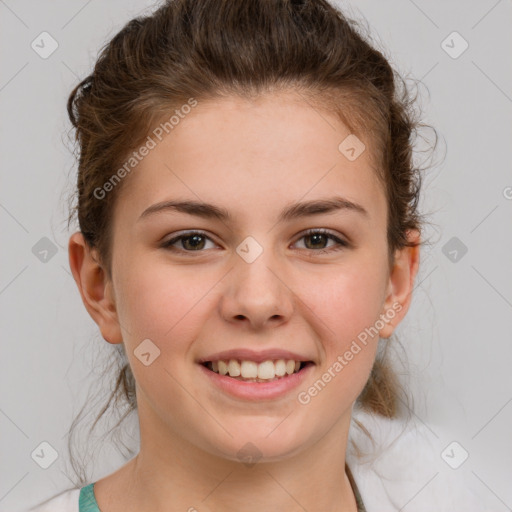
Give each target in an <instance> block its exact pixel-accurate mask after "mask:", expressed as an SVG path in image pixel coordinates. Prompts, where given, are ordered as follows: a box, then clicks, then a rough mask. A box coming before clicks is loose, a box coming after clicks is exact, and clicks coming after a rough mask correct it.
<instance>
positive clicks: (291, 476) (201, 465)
mask: <svg viewBox="0 0 512 512" xmlns="http://www.w3.org/2000/svg"><path fill="white" fill-rule="evenodd" d="M141 412H142V411H140V410H139V418H140V434H141V445H140V446H141V447H140V451H139V454H138V455H137V456H136V457H135V458H133V459H132V460H131V461H129V462H128V463H127V464H126V465H125V466H123V467H122V468H121V469H120V470H119V471H118V472H116V473H115V474H114V475H111V477H107V478H106V479H103V480H100V481H98V482H97V483H96V485H95V494H96V499H97V501H98V506H99V508H100V509H101V510H108V511H109V512H117V509H119V510H131V509H133V510H139V511H144V510H148V511H149V510H151V511H152V512H164V511H165V512H170V511H188V512H197V511H201V512H203V511H205V512H206V511H212V512H213V511H219V510H222V511H223V512H235V511H237V512H238V511H240V510H244V511H245V512H260V511H261V510H268V509H269V508H272V509H274V510H286V511H287V512H288V511H290V512H299V511H300V512H304V510H307V511H308V512H324V511H325V510H329V511H332V512H356V511H357V506H356V502H355V498H354V493H353V491H352V488H351V485H350V481H349V479H348V476H347V474H346V472H345V452H346V445H347V439H348V429H349V426H350V412H351V411H348V413H347V416H345V417H342V418H341V419H340V421H338V422H337V423H336V424H335V425H334V426H333V427H332V428H331V429H330V430H329V431H327V432H326V433H325V434H324V435H323V436H321V437H320V438H319V439H318V440H316V442H313V443H311V444H310V445H308V446H307V447H306V448H302V447H298V448H297V450H296V452H295V453H293V454H288V456H287V457H286V458H282V459H280V460H278V461H267V460H265V459H264V457H262V458H261V459H260V460H258V461H257V462H256V463H254V464H252V465H251V464H249V463H248V464H244V463H243V462H240V461H232V460H229V459H226V458H224V457H220V456H217V455H213V454H211V453H209V452H207V451H205V450H203V449H201V448H200V447H198V446H197V445H196V444H192V443H190V442H188V441H187V440H186V439H184V438H183V437H180V436H178V435H176V436H174V435H169V430H168V426H167V428H164V426H163V425H161V428H160V429H155V425H154V424H153V423H151V429H149V428H147V427H148V425H146V423H145V421H144V420H143V418H146V419H147V418H148V416H147V415H146V414H141ZM159 430H160V431H159ZM150 432H151V435H149V433H150ZM109 478H110V481H109V482H107V480H108V479H109ZM100 501H101V502H100Z"/></svg>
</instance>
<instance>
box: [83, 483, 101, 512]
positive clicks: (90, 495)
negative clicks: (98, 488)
mask: <svg viewBox="0 0 512 512" xmlns="http://www.w3.org/2000/svg"><path fill="white" fill-rule="evenodd" d="M78 511H79V512H100V509H99V508H98V503H97V502H96V498H95V496H94V482H93V483H92V484H89V485H87V486H85V487H82V488H81V489H80V497H79V499H78Z"/></svg>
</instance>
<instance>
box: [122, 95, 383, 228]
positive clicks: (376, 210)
mask: <svg viewBox="0 0 512 512" xmlns="http://www.w3.org/2000/svg"><path fill="white" fill-rule="evenodd" d="M169 117H170V116H169ZM351 137H353V135H351V133H350V130H349V129H348V128H347V127H346V126H345V125H344V124H343V123H342V122H341V121H340V120H339V119H338V118H337V117H336V116H335V115H334V114H332V113H329V112H327V111H324V110H320V109H319V108H317V107H316V106H315V105H314V104H313V103H312V102H310V101H308V100H307V99H306V98H304V97H302V96H300V95H299V94H296V93H293V92H281V93H273V94H267V95H264V96H259V97H257V98H254V99H250V100H249V99H245V98H240V97H228V98H222V99H215V100H208V101H199V102H198V104H197V106H195V107H194V108H193V109H191V110H190V112H189V113H188V114H186V115H182V116H180V120H179V123H178V124H175V125H174V127H173V128H172V130H170V132H169V134H168V135H166V136H165V137H164V138H163V139H162V141H158V140H156V142H157V143H156V145H155V147H154V148H153V149H152V150H151V151H149V153H148V154H147V156H145V157H144V158H143V159H142V160H141V161H140V163H138V165H137V166H136V167H135V168H134V170H133V171H132V172H131V174H130V176H128V178H127V183H125V184H124V185H125V186H126V190H124V191H123V194H121V197H120V199H119V202H120V203H121V204H120V205H119V208H123V209H125V210H126V211H124V212H123V215H131V213H130V212H132V213H133V214H134V215H135V214H137V215H140V214H141V213H142V211H143V210H144V209H145V208H147V207H148V206H149V205H151V204H153V203H156V202H159V201H163V200H168V199H171V198H176V197H180V198H184V197H185V198H189V199H193V200H203V201H208V202H214V203H222V205H223V206H225V207H227V208H228V209H231V208H230V205H231V206H232V207H233V209H234V211H233V213H234V215H236V216H237V218H239V219H242V218H243V216H244V215H246V214H247V215H254V214H255V213H256V212H258V211H261V210H262V208H264V209H265V211H268V212H276V211H277V208H279V210H281V208H282V206H283V204H285V203H286V204H287V203H289V202H291V201H298V200H300V199H301V198H304V200H312V199H316V198H319V197H322V198H323V197H326V195H334V193H335V194H338V195H343V196H344V197H347V199H349V200H353V201H354V202H358V203H365V208H366V209H368V210H369V213H370V215H372V216H381V214H382V213H384V214H385V199H384V196H383V190H382V185H381V184H380V183H379V182H378V180H377V176H376V173H375V171H374V169H373V168H372V159H371V152H372V151H371V150H372V147H371V141H369V140H366V139H364V141H363V140H361V139H359V138H358V139H355V142H356V146H354V140H353V139H352V138H351ZM347 138H348V139H347ZM347 140H348V142H344V141H347ZM358 141H359V143H360V146H357V143H358ZM347 144H349V145H352V146H354V148H355V150H356V151H357V152H359V151H361V150H362V153H361V154H360V155H359V156H358V157H357V158H355V159H353V158H352V159H349V158H347V153H346V152H345V150H346V147H347ZM363 144H364V145H363ZM340 145H341V146H340ZM363 148H364V150H363ZM349 149H350V148H349ZM352 155H353V152H352ZM348 156H350V153H349V154H348ZM123 198H124V199H123ZM128 207H129V209H130V211H128V210H127V208H128ZM274 207H275V208H276V210H274ZM251 212H252V213H251ZM384 216H385V215H384Z"/></svg>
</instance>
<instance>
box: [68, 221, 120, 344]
mask: <svg viewBox="0 0 512 512" xmlns="http://www.w3.org/2000/svg"><path fill="white" fill-rule="evenodd" d="M68 257H69V266H70V268H71V272H72V273H73V278H74V279H75V282H76V284H77V286H78V290H79V292H80V295H81V297H82V301H83V303H84V306H85V308H86V309H87V311H88V313H89V315H90V316H91V318H92V319H93V320H94V321H95V322H96V323H97V324H98V327H99V328H100V331H101V334H102V336H103V338H104V339H105V340H106V341H108V342H109V343H122V341H123V340H122V336H121V329H120V325H119V321H118V316H117V310H116V304H115V300H114V293H113V288H112V282H111V281H110V280H109V279H108V278H107V276H106V273H105V271H104V269H103V267H102V266H101V264H100V262H99V257H98V253H97V249H95V248H91V247H90V246H89V244H88V243H87V242H86V240H85V238H84V236H83V234H82V233H81V232H80V231H77V232H76V233H74V234H73V235H71V237H70V239H69V244H68Z"/></svg>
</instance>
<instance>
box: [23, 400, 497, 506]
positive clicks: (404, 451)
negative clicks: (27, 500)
mask: <svg viewBox="0 0 512 512" xmlns="http://www.w3.org/2000/svg"><path fill="white" fill-rule="evenodd" d="M354 418H355V419H358V420H359V421H360V422H361V423H363V425H364V426H365V427H366V428H367V429H368V431H369V432H370V433H371V434H372V437H373V438H374V440H375V443H376V445H375V447H374V446H373V445H372V443H371V441H370V440H369V439H368V437H367V436H366V435H365V434H364V433H363V432H362V431H361V430H360V429H359V428H358V427H357V425H356V424H355V423H354ZM452 441H454V440H453V439H444V440H440V439H438V438H437V437H436V435H435V434H433V433H432V432H431V431H430V430H429V429H428V428H427V427H426V426H425V425H423V424H422V423H421V422H419V421H417V420H414V419H411V420H410V421H409V423H407V424H404V422H403V421H402V420H398V419H387V418H383V417H381V416H374V415H371V414H369V413H366V412H363V411H360V410H356V409H354V410H353V414H352V424H351V427H350V432H349V443H348V446H347V454H346V462H347V464H348V466H349V468H350V470H351V472H352V475H353V478H354V481H355V483H356V486H357V488H358V490H359V493H360V495H361V497H362V499H363V502H364V505H365V508H366V512H396V511H402V512H408V511H414V512H433V511H434V510H435V511H436V512H454V511H461V510H464V512H486V511H487V510H492V509H493V508H492V507H493V506H494V507H495V506H496V501H497V498H496V497H494V496H493V495H492V493H491V492H490V491H489V490H488V489H487V488H486V487H485V486H484V484H483V483H482V482H481V481H480V480H479V479H478V478H477V477H476V476H475V475H474V474H473V473H472V472H471V469H472V467H471V463H470V459H469V458H468V459H466V460H465V461H464V462H463V463H462V464H460V466H459V467H457V468H456V469H454V468H453V467H451V466H457V464H458V463H459V462H460V461H461V460H462V459H463V458H464V452H463V451H462V450H463V448H462V447H458V446H455V447H453V449H452V448H449V449H448V450H447V451H446V452H445V448H447V447H448V446H449V445H450V444H451V442H452ZM354 442H356V443H357V446H358V447H359V449H360V450H362V451H363V452H364V453H363V454H362V456H361V457H359V458H358V457H357V456H356V452H355V448H354ZM442 452H444V453H445V458H446V460H448V461H449V462H450V464H451V466H450V465H449V464H448V463H447V462H445V460H444V459H443V458H442V456H441V453H442ZM79 495H80V489H73V490H68V491H64V492H62V493H60V494H59V495H57V496H55V497H53V498H51V499H49V500H47V501H46V502H44V503H42V504H39V505H37V506H36V507H34V508H31V509H30V512H80V510H79V507H78V498H79Z"/></svg>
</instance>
